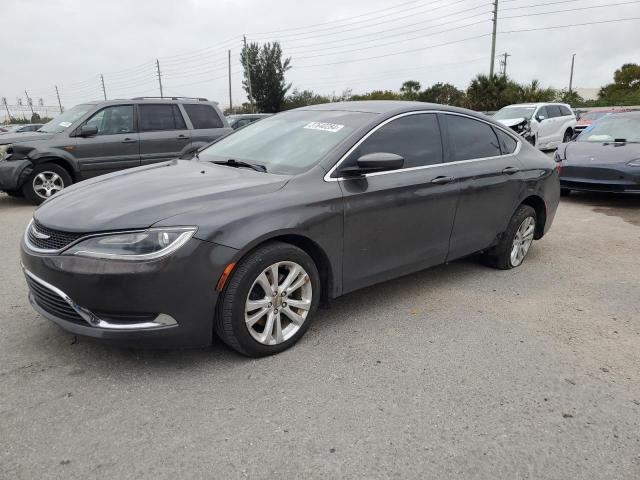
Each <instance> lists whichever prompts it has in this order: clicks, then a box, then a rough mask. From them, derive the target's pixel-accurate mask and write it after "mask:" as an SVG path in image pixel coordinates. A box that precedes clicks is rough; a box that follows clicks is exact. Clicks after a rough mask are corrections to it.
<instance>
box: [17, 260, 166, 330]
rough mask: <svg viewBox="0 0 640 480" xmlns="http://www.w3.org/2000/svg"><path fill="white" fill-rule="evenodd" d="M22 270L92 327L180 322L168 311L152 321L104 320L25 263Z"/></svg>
mask: <svg viewBox="0 0 640 480" xmlns="http://www.w3.org/2000/svg"><path fill="white" fill-rule="evenodd" d="M22 271H23V272H24V274H25V275H26V276H28V277H29V278H31V279H32V280H33V281H34V282H36V283H39V284H40V285H42V286H43V287H45V288H47V289H49V290H51V291H52V292H54V293H55V294H56V295H58V296H59V297H60V298H62V299H63V300H64V301H65V302H67V303H68V304H69V306H70V307H71V308H73V310H75V312H76V313H77V314H78V315H79V316H80V318H82V319H83V320H84V321H85V322H87V324H89V326H91V327H95V328H102V329H105V330H147V329H151V328H159V327H169V326H174V325H177V324H178V322H177V321H176V319H175V318H173V317H172V316H171V315H167V314H166V313H159V314H158V315H157V316H156V318H154V319H153V320H152V321H151V322H137V323H113V322H108V321H107V320H103V319H102V318H99V317H98V316H96V315H95V314H94V313H93V312H91V311H90V310H88V309H86V308H84V307H81V306H80V305H78V304H77V303H76V302H74V301H73V300H72V299H71V298H70V297H69V295H67V294H66V293H64V292H63V291H62V290H60V289H59V288H58V287H56V286H54V285H51V284H50V283H49V282H46V281H44V280H43V279H41V278H40V277H38V276H36V275H34V274H33V273H31V272H30V271H29V270H27V269H26V268H25V266H24V265H22ZM32 302H34V303H36V304H37V302H35V300H32ZM39 308H40V309H42V310H44V308H42V307H41V306H39Z"/></svg>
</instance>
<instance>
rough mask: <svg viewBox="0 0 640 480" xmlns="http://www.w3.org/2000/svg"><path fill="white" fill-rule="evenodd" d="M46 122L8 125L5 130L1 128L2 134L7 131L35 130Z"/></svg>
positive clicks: (0, 132)
mask: <svg viewBox="0 0 640 480" xmlns="http://www.w3.org/2000/svg"><path fill="white" fill-rule="evenodd" d="M43 125H44V124H42V123H27V124H22V125H6V126H5V128H4V131H2V130H0V134H5V135H6V134H7V133H23V132H35V131H37V130H38V129H39V128H40V127H42V126H43Z"/></svg>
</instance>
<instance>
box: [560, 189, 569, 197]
mask: <svg viewBox="0 0 640 480" xmlns="http://www.w3.org/2000/svg"><path fill="white" fill-rule="evenodd" d="M570 194H571V190H569V189H568V188H561V189H560V196H561V197H568V196H569V195H570Z"/></svg>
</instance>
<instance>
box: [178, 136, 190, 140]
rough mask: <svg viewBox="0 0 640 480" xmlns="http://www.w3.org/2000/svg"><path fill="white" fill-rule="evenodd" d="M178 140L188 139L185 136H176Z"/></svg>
mask: <svg viewBox="0 0 640 480" xmlns="http://www.w3.org/2000/svg"><path fill="white" fill-rule="evenodd" d="M178 140H189V137H187V136H186V135H178Z"/></svg>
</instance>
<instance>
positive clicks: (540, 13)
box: [500, 0, 640, 20]
mask: <svg viewBox="0 0 640 480" xmlns="http://www.w3.org/2000/svg"><path fill="white" fill-rule="evenodd" d="M636 3H640V0H633V1H631V2H620V3H609V4H607V5H593V6H589V7H576V8H569V9H564V10H553V11H549V12H538V13H526V14H523V15H511V16H508V17H500V20H506V19H508V18H523V17H535V16H538V15H551V14H553V13H565V12H577V11H579V10H591V9H593V8H603V7H617V6H622V5H632V4H636Z"/></svg>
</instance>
